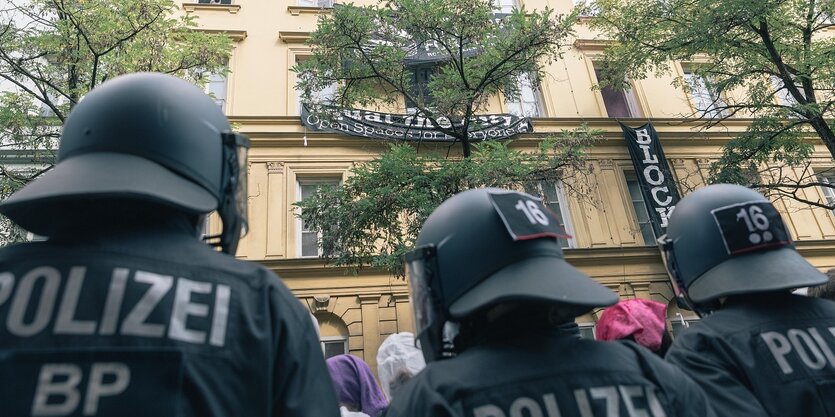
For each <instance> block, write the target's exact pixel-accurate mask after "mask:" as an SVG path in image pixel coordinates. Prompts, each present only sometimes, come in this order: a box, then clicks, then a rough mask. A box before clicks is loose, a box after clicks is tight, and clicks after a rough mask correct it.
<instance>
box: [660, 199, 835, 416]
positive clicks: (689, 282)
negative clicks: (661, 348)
mask: <svg viewBox="0 0 835 417" xmlns="http://www.w3.org/2000/svg"><path fill="white" fill-rule="evenodd" d="M659 242H660V244H661V248H662V252H663V253H664V255H665V261H666V262H665V263H666V265H667V269H668V271H669V273H670V276H671V278H672V282H673V284H674V286H675V287H676V292H677V293H678V294H679V295H680V296H681V297H682V298H683V299H684V300H685V301H686V302H687V303H688V304H690V306H691V307H692V308H693V309H694V310H695V311H696V312H697V313H698V314H699V315H700V316H702V318H703V319H702V320H701V322H700V323H698V324H696V325H693V326H690V328H689V329H687V330H685V331H684V332H683V334H681V335H680V336H679V337H678V338H677V339H676V341H675V342H674V343H673V345H672V347H671V348H670V351H669V352H668V353H667V357H666V359H667V360H668V361H669V362H671V363H673V364H675V365H678V366H679V367H681V368H682V369H683V370H684V371H685V372H686V373H687V374H689V375H690V376H691V377H692V378H693V379H694V380H695V381H696V382H698V383H699V384H700V385H701V386H702V388H704V390H705V392H706V394H707V395H708V397H709V398H710V401H711V404H713V406H714V409H715V410H716V413H717V414H719V415H725V416H781V417H788V416H798V417H799V416H835V303H832V302H831V301H827V300H820V299H814V298H807V297H804V296H799V295H793V294H791V292H790V291H791V289H793V288H796V287H804V286H811V285H817V284H821V283H823V282H826V276H824V275H823V274H822V273H820V272H819V271H818V270H817V269H815V268H814V267H813V266H812V265H810V264H809V263H808V262H806V260H804V259H803V258H802V257H801V256H800V255H799V254H798V253H797V252H796V251H795V248H794V245H793V244H792V240H791V237H790V235H789V232H788V230H786V226H785V225H784V224H783V220H782V219H781V217H780V214H779V213H777V210H775V208H774V206H773V205H772V204H771V203H770V202H769V201H768V200H767V199H765V198H764V197H763V196H762V195H760V194H759V193H757V192H755V191H752V190H750V189H748V188H745V187H741V186H737V185H727V184H719V185H711V186H709V187H705V188H703V189H700V190H698V191H695V192H693V193H691V194H689V195H688V196H686V197H685V198H683V199H682V200H681V201H680V202H679V203H678V205H677V206H676V210H675V212H673V214H672V217H671V219H670V223H669V226H668V228H667V235H666V236H664V237H662V238H661V239H659Z"/></svg>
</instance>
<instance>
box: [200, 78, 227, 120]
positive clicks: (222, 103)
mask: <svg viewBox="0 0 835 417" xmlns="http://www.w3.org/2000/svg"><path fill="white" fill-rule="evenodd" d="M224 71H226V69H225V68H224ZM205 74H206V77H207V78H206V85H204V86H203V91H204V92H205V93H206V94H207V95H209V97H211V98H212V100H213V101H214V102H215V104H217V105H218V106H219V107H220V111H222V112H223V113H224V114H225V113H226V103H227V102H228V98H229V76H228V73H226V74H220V73H217V72H208V71H207V72H205ZM218 80H222V82H220V81H218ZM216 85H222V86H223V97H218V96H217V95H216V94H215V91H212V90H213V88H212V86H216Z"/></svg>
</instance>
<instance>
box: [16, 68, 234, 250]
mask: <svg viewBox="0 0 835 417" xmlns="http://www.w3.org/2000/svg"><path fill="white" fill-rule="evenodd" d="M248 147H249V140H248V139H247V138H246V137H245V136H243V135H240V134H238V133H235V132H233V131H232V129H231V126H230V125H229V121H228V120H227V118H226V116H225V115H224V114H223V112H222V111H221V110H220V108H219V107H218V106H217V104H216V103H215V102H214V101H213V100H212V99H211V98H210V97H209V96H207V95H206V94H205V93H204V92H203V91H202V90H200V89H199V88H198V87H196V86H194V85H192V84H190V83H188V82H187V81H185V80H182V79H179V78H176V77H173V76H170V75H165V74H159V73H136V74H129V75H123V76H120V77H117V78H114V79H112V80H109V81H107V82H105V83H103V84H102V85H100V86H98V87H97V88H95V89H93V90H92V91H91V92H90V93H89V94H88V95H87V96H86V97H85V98H84V99H83V100H82V101H81V102H79V103H78V105H76V106H75V107H74V108H73V110H72V111H71V112H70V114H69V116H68V117H67V120H66V122H65V123H64V126H63V130H62V133H61V142H60V144H59V147H58V155H57V159H56V164H55V166H54V167H53V168H52V169H51V170H50V171H49V172H47V173H46V174H44V175H42V176H41V177H39V178H38V179H36V180H35V181H33V182H31V183H30V184H28V185H27V186H25V187H24V188H22V189H21V190H19V191H17V192H16V193H14V194H13V195H12V196H10V197H9V198H8V199H6V200H5V201H3V202H2V203H0V213H3V214H5V215H6V216H8V217H9V218H10V219H11V220H12V221H14V222H16V223H17V224H19V225H20V226H21V227H23V228H24V229H27V230H29V231H31V232H33V233H35V234H38V235H43V236H50V235H52V234H53V233H54V232H55V231H56V230H59V229H60V228H61V227H62V226H63V224H64V223H66V222H68V221H72V215H73V214H72V213H68V212H67V211H66V210H65V208H66V206H72V207H77V206H78V204H79V203H81V204H88V203H87V202H89V204H98V203H99V202H101V201H105V200H108V199H110V200H113V199H118V200H137V201H143V202H150V203H155V204H162V205H166V206H170V207H173V208H175V209H177V210H180V211H182V212H185V213H188V214H194V215H200V214H206V213H210V212H212V211H213V210H217V212H218V214H219V215H220V218H221V220H222V222H223V232H222V233H221V234H220V235H219V236H215V237H214V238H215V239H217V240H219V242H217V245H218V246H220V247H221V249H222V250H223V251H224V252H226V253H230V254H234V253H235V249H236V248H237V243H238V240H239V239H240V236H241V232H242V231H243V230H245V228H246V202H247V198H246V182H247V181H246V173H247V169H246V151H247V148H248Z"/></svg>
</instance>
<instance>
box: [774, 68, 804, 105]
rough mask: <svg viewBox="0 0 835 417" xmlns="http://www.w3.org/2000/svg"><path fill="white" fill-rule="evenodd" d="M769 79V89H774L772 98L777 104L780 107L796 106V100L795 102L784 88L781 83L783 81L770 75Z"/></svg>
mask: <svg viewBox="0 0 835 417" xmlns="http://www.w3.org/2000/svg"><path fill="white" fill-rule="evenodd" d="M769 79H770V80H771V87H772V88H774V98H775V99H776V100H777V104H779V105H781V106H796V105H797V100H795V99H794V96H792V95H791V93H789V89H788V88H786V85H785V83H783V80H782V79H780V77H777V76H775V75H772V76H771V77H769ZM801 93H802V91H801Z"/></svg>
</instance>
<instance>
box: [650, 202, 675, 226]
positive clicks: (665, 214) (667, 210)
mask: <svg viewBox="0 0 835 417" xmlns="http://www.w3.org/2000/svg"><path fill="white" fill-rule="evenodd" d="M671 199H672V198H671ZM675 208H676V206H670V207H656V208H655V211H656V212H657V213H658V215H659V216H661V227H667V223H668V222H669V221H670V215H672V214H673V209H675Z"/></svg>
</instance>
